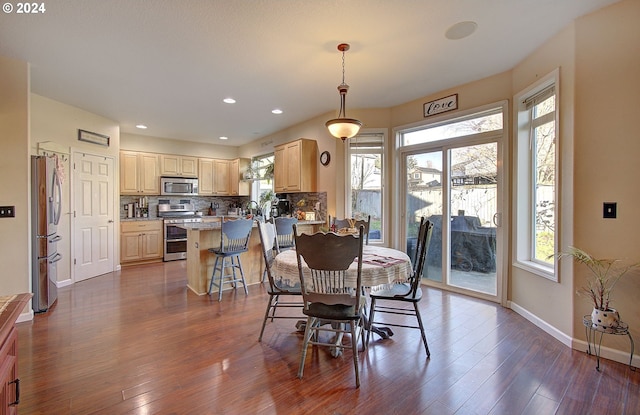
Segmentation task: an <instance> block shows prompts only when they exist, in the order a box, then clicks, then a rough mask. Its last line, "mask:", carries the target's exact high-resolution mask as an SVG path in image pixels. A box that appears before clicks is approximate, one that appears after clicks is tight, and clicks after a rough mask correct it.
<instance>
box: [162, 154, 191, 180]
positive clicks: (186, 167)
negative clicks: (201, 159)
mask: <svg viewBox="0 0 640 415" xmlns="http://www.w3.org/2000/svg"><path fill="white" fill-rule="evenodd" d="M160 175H161V176H174V177H198V158H197V157H187V156H176V155H173V154H160Z"/></svg>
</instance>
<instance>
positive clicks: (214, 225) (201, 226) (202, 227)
mask: <svg viewBox="0 0 640 415" xmlns="http://www.w3.org/2000/svg"><path fill="white" fill-rule="evenodd" d="M204 218H205V219H206V218H207V216H205V217H204ZM209 218H213V216H209ZM217 218H222V216H217ZM220 223H221V222H220V221H213V222H212V221H203V222H189V223H180V224H176V226H177V227H179V228H182V229H187V230H189V229H191V230H196V231H206V230H210V229H220ZM298 224H299V225H323V224H324V222H323V221H320V220H301V221H298ZM253 227H254V228H256V227H258V224H257V223H256V222H255V221H254V222H253Z"/></svg>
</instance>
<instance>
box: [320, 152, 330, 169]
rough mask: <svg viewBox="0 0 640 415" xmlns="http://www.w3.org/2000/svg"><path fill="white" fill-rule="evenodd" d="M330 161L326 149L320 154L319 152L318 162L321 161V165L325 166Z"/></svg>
mask: <svg viewBox="0 0 640 415" xmlns="http://www.w3.org/2000/svg"><path fill="white" fill-rule="evenodd" d="M330 161H331V154H329V152H328V151H323V152H322V154H320V163H322V165H323V166H326V165H328V164H329V162H330Z"/></svg>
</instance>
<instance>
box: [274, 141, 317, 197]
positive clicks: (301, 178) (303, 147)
mask: <svg viewBox="0 0 640 415" xmlns="http://www.w3.org/2000/svg"><path fill="white" fill-rule="evenodd" d="M274 155H275V157H274V166H273V167H274V190H275V192H276V193H291V192H315V191H317V188H316V175H317V160H318V145H317V143H316V141H315V140H309V139H304V138H302V139H300V140H296V141H292V142H290V143H286V144H281V145H279V146H276V147H274Z"/></svg>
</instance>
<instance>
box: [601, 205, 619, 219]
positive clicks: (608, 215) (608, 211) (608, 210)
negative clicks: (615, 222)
mask: <svg viewBox="0 0 640 415" xmlns="http://www.w3.org/2000/svg"><path fill="white" fill-rule="evenodd" d="M617 210H618V209H617V203H616V202H604V203H603V204H602V217H603V218H605V219H615V218H616V216H617V213H618V212H617Z"/></svg>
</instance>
